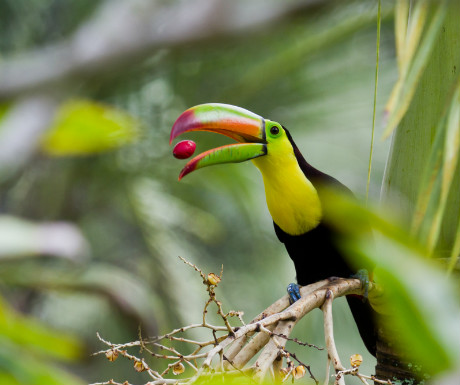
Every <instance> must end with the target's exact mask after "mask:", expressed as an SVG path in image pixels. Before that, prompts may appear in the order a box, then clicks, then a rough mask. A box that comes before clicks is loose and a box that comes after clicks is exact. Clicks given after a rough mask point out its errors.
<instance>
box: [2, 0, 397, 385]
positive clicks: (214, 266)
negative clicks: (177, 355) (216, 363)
mask: <svg viewBox="0 0 460 385" xmlns="http://www.w3.org/2000/svg"><path fill="white" fill-rule="evenodd" d="M392 11H393V4H392V2H383V4H382V30H381V43H380V73H379V89H378V99H377V128H376V138H377V140H376V142H375V147H374V158H373V168H372V175H371V188H370V200H371V201H374V202H376V201H378V199H379V194H380V185H381V181H382V177H383V171H384V166H385V161H386V157H387V153H388V148H389V141H382V140H379V138H380V136H381V129H380V127H381V124H380V122H381V119H382V110H383V104H384V102H385V101H386V100H387V99H388V96H389V93H390V91H391V88H392V86H393V84H394V82H395V81H396V79H397V68H396V62H395V52H394V32H393V13H392ZM376 22H377V1H347V2H343V1H333V0H311V1H285V2H278V1H274V0H272V1H270V0H264V1H261V0H254V1H251V2H245V1H232V2H231V3H228V2H227V4H225V2H223V1H204V0H200V1H197V2H186V1H176V0H175V1H143V0H132V1H117V0H110V1H100V0H79V1H76V2H68V1H63V0H1V1H0V103H1V104H0V163H1V164H0V183H1V190H0V207H1V216H0V232H1V234H0V296H1V297H0V325H2V323H3V325H2V326H0V340H1V342H0V383H2V384H45V383H46V384H64V383H66V384H69V383H70V384H83V383H88V382H89V383H91V382H98V381H107V380H109V379H110V378H114V379H116V380H117V381H120V382H122V381H124V380H129V381H130V382H134V383H144V382H146V381H148V379H147V377H146V376H145V375H143V374H137V373H135V372H134V371H133V370H132V367H131V363H130V362H122V360H119V361H117V362H116V363H110V362H109V361H107V360H106V359H105V357H103V356H97V357H91V356H90V354H91V353H93V352H95V351H97V350H100V349H102V348H103V346H102V344H101V343H100V342H99V341H98V340H97V338H96V332H99V333H101V335H102V336H103V337H104V338H106V339H108V340H110V341H112V342H116V343H121V342H128V341H132V340H136V339H137V338H138V328H139V327H141V328H142V334H143V335H144V336H147V335H150V336H152V335H158V334H160V333H165V332H167V331H169V330H171V329H173V328H177V327H180V326H183V325H186V324H190V323H195V322H200V320H201V314H202V308H203V305H204V302H205V300H206V298H207V294H206V292H205V290H204V287H203V286H202V283H201V279H200V277H199V276H198V275H197V274H196V273H195V272H194V271H193V270H192V269H190V268H189V267H187V266H185V265H184V264H183V263H182V262H181V261H180V260H179V259H178V256H179V255H180V256H182V257H184V258H186V259H187V260H189V261H190V262H192V263H195V264H197V265H198V266H199V267H201V268H202V269H203V270H204V271H205V272H210V271H213V272H215V273H218V272H219V271H220V268H221V265H222V264H223V266H224V276H223V282H222V283H221V285H220V286H219V288H218V290H217V294H218V296H219V298H220V299H221V300H222V301H223V303H224V308H225V309H226V310H230V309H234V310H242V311H244V312H245V316H244V319H245V321H246V322H248V321H250V319H251V318H252V317H253V316H255V315H257V314H258V313H259V312H260V311H261V310H263V309H264V308H265V307H267V306H268V305H270V304H271V303H272V302H274V301H275V300H277V299H278V298H279V297H281V296H282V295H284V294H285V288H286V286H287V284H288V283H290V282H293V281H294V280H295V273H294V268H293V265H292V263H291V261H290V259H289V257H288V255H287V253H286V252H285V250H284V247H283V246H282V245H281V244H280V243H279V242H278V240H277V238H276V236H275V234H274V231H273V225H272V222H271V218H270V215H269V213H268V210H267V208H266V204H265V199H264V191H263V183H262V178H261V177H260V174H259V172H258V171H257V170H256V168H255V167H253V166H252V164H250V162H248V163H245V164H238V165H226V166H222V167H211V168H209V169H204V170H201V171H200V172H197V173H196V174H195V173H194V174H192V175H190V176H188V177H187V178H185V179H184V180H183V181H181V182H178V180H177V177H178V174H179V172H180V170H181V168H182V167H183V165H184V163H185V162H184V161H179V160H177V159H174V158H173V157H172V147H170V146H169V132H170V129H171V126H172V124H173V122H174V121H175V119H176V118H177V117H178V116H179V114H180V113H181V112H182V111H184V110H185V109H187V108H189V107H191V106H194V105H196V104H200V103H207V102H220V103H229V104H234V105H238V106H241V107H244V108H246V109H249V110H251V111H253V112H255V113H257V114H259V115H262V116H264V117H265V118H269V119H273V120H276V121H278V122H281V123H282V124H283V125H284V126H286V127H287V128H288V129H289V130H290V131H291V133H292V135H293V137H294V140H295V141H296V143H297V145H298V147H299V148H300V149H301V151H302V153H303V154H304V156H305V158H306V159H307V160H308V161H309V162H310V163H311V164H312V165H314V166H315V167H317V168H319V169H320V170H322V171H324V172H326V173H328V174H330V175H333V176H334V177H336V178H337V179H339V180H340V181H341V182H342V183H344V184H345V185H347V186H348V187H349V188H351V189H352V190H353V192H354V193H355V194H356V195H357V196H358V197H359V198H361V199H363V198H364V196H365V191H366V179H367V167H368V157H369V148H370V140H371V127H372V112H373V93H374V75H375V53H376ZM188 138H190V139H193V140H195V141H196V143H197V152H202V151H203V150H206V149H209V148H211V147H215V146H217V145H220V144H222V143H223V142H225V138H222V137H220V136H215V135H210V134H203V133H197V134H193V135H192V134H190V135H189V137H188ZM344 305H345V304H344V302H343V301H340V300H339V301H337V304H336V305H335V307H334V317H336V333H337V336H336V339H337V344H338V348H339V351H340V353H341V355H342V360H343V361H345V362H347V361H348V357H349V356H350V355H351V354H354V353H361V354H362V355H363V356H364V363H363V370H362V371H363V372H364V373H368V374H370V373H373V371H374V369H373V368H374V366H375V360H374V359H373V358H372V357H371V356H370V355H369V354H368V353H367V351H366V350H365V348H364V346H363V345H362V344H361V343H360V340H359V337H358V334H357V330H356V327H355V326H354V324H353V321H352V319H351V314H349V310H348V308H347V307H346V306H344ZM210 317H211V318H212V317H213V314H210ZM2 318H3V319H2ZM192 335H193V334H192ZM294 336H295V337H297V338H299V339H301V340H304V341H308V342H310V343H315V344H318V345H320V346H324V335H323V331H322V315H321V313H320V312H319V311H318V312H317V313H316V312H315V313H313V314H312V317H308V319H306V320H303V321H302V323H301V324H299V326H298V327H297V328H296V330H295V333H294ZM288 346H289V345H288ZM291 348H292V350H293V351H299V354H300V355H301V356H302V357H303V361H304V362H306V363H308V364H310V365H311V367H312V371H313V373H314V374H315V375H316V376H317V378H319V379H322V378H323V377H324V371H325V369H324V365H325V360H326V352H324V351H322V352H318V351H316V350H313V349H308V348H299V347H296V346H294V345H292V346H291ZM125 361H126V360H125ZM150 364H151V365H152V367H153V368H157V369H160V368H162V367H163V366H164V364H163V363H159V362H154V361H152V362H150ZM301 381H303V382H308V379H307V378H305V379H303V380H301ZM350 383H353V380H350ZM355 383H358V382H355Z"/></svg>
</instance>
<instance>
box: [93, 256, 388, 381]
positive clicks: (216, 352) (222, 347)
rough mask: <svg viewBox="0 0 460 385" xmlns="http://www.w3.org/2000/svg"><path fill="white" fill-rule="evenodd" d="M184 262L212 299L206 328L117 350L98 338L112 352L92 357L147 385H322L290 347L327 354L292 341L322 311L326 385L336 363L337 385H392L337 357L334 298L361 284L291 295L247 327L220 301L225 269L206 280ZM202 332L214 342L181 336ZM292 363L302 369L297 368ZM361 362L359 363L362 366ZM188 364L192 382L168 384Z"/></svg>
mask: <svg viewBox="0 0 460 385" xmlns="http://www.w3.org/2000/svg"><path fill="white" fill-rule="evenodd" d="M179 258H180V259H181V260H182V261H183V262H184V263H185V264H187V265H189V266H190V267H192V268H193V269H194V270H195V271H196V272H197V273H199V274H200V276H201V278H202V280H203V284H204V285H205V286H206V291H207V293H208V296H209V298H208V300H207V301H206V304H205V306H204V309H203V318H202V322H201V323H198V324H191V325H187V326H184V327H182V328H179V329H174V330H172V331H171V332H169V333H167V334H164V335H161V336H156V337H150V338H142V337H141V335H140V333H139V341H134V342H128V343H124V344H114V343H112V342H110V341H107V340H105V339H103V338H102V337H101V336H100V335H99V334H97V337H98V338H99V340H100V341H101V342H102V343H103V344H105V345H106V346H107V349H105V350H101V351H98V352H96V353H94V354H93V355H105V356H106V358H107V359H108V360H109V361H115V360H116V359H117V357H118V356H121V357H124V358H127V359H129V360H131V361H133V362H134V369H135V370H136V371H138V372H146V373H147V374H148V375H149V376H150V378H151V381H150V382H148V385H156V384H158V385H159V384H187V385H189V384H192V383H194V382H196V381H197V380H198V379H201V380H203V379H206V380H208V379H209V380H211V379H214V378H215V376H220V377H219V378H221V377H222V376H223V375H225V376H244V377H245V378H247V379H250V380H251V381H252V382H254V383H258V382H260V381H263V380H264V379H266V378H267V377H268V376H270V377H271V379H272V380H273V381H274V382H275V383H283V382H285V381H287V380H288V379H290V378H292V380H294V379H297V378H301V377H303V376H304V375H305V374H306V373H307V372H308V374H309V376H310V378H311V379H312V380H313V381H315V383H316V384H319V382H318V380H317V379H316V377H315V376H314V374H313V372H312V370H311V367H310V366H309V365H308V364H306V363H304V362H302V361H301V360H300V359H299V358H298V357H297V355H296V354H294V353H291V352H289V351H288V349H287V348H286V346H285V345H286V343H287V342H288V341H290V342H293V343H295V344H298V345H300V346H303V347H308V348H315V349H316V350H323V348H321V347H318V346H316V345H313V344H310V343H308V342H302V341H299V340H298V339H296V338H290V337H289V335H290V333H291V332H292V330H293V328H294V326H295V325H296V324H297V322H298V321H299V320H300V319H302V318H303V317H304V316H305V315H306V314H308V313H309V312H310V311H312V310H313V309H315V308H321V310H322V311H323V314H324V330H325V339H326V348H327V353H328V370H327V373H326V379H325V384H328V383H329V364H330V363H331V362H332V364H333V366H334V369H335V376H334V377H335V380H334V384H337V385H341V384H345V376H346V375H351V376H356V377H358V378H359V379H360V380H361V382H363V383H365V384H368V382H367V381H366V379H369V380H373V381H375V382H377V383H382V384H391V382H389V381H382V380H378V379H376V378H375V377H374V376H367V375H364V374H361V373H359V370H358V369H359V368H358V366H359V365H360V362H361V361H359V360H358V361H356V360H355V361H352V362H351V364H352V367H351V368H350V369H346V368H345V367H344V366H343V365H342V363H341V362H340V359H339V356H338V352H337V348H336V345H335V341H334V335H333V323H332V302H333V300H334V298H337V297H340V296H343V295H348V294H363V288H362V287H361V282H360V281H359V280H358V279H341V278H333V279H332V278H331V279H329V280H323V281H320V282H317V283H314V284H312V285H309V286H305V287H302V288H301V289H300V292H301V296H302V297H301V299H300V300H298V301H297V302H295V303H294V304H292V305H290V304H289V299H288V296H287V295H286V296H284V297H283V298H280V299H279V300H278V301H276V302H275V303H274V304H272V305H271V306H270V307H268V308H267V309H265V310H264V311H263V312H262V313H260V314H259V315H258V316H257V317H255V318H254V319H253V320H252V321H251V322H250V323H248V324H245V323H244V321H243V319H242V317H243V313H242V312H238V311H229V312H227V313H225V311H224V310H223V304H222V302H221V301H219V300H218V299H217V296H216V292H215V290H216V288H217V286H218V285H219V283H220V281H221V279H222V275H223V268H222V269H221V272H220V274H219V275H217V274H214V273H209V274H205V273H203V271H202V270H201V269H199V268H198V267H197V266H196V265H194V264H192V263H190V262H188V261H187V260H185V259H184V258H182V257H179ZM373 286H374V285H373V284H371V287H370V290H372V289H373ZM212 304H214V306H215V307H216V308H217V311H216V312H217V314H218V315H219V316H220V318H221V320H222V322H223V324H224V326H220V325H212V324H210V323H208V321H207V319H206V315H207V314H208V311H209V309H210V307H211V306H212ZM232 317H237V318H238V319H239V320H240V322H241V326H237V327H235V326H232V325H231V324H230V319H231V318H232ZM197 328H201V329H208V330H209V331H210V333H211V336H212V337H211V338H210V339H209V340H205V341H198V340H193V339H190V338H185V337H182V336H181V334H183V333H185V332H187V331H189V330H192V329H197ZM222 333H224V334H222ZM167 341H170V342H171V343H172V342H181V343H184V344H185V345H186V346H192V347H193V349H192V351H191V352H189V353H182V352H180V351H179V350H178V348H176V347H172V346H167V345H165V342H167ZM133 348H138V349H139V357H137V356H136V355H134V354H132V353H128V349H133ZM261 350H262V351H261ZM260 351H261V353H260V354H259V356H258V358H257V360H256V362H255V363H254V364H253V365H252V366H249V367H246V365H247V363H248V362H249V361H250V360H251V358H253V357H254V356H255V355H257V354H258V353H259V352H260ZM142 353H144V354H148V355H149V356H150V357H152V358H154V359H158V360H161V362H163V363H165V362H166V364H165V367H164V368H163V369H161V370H160V371H157V370H154V369H153V368H152V367H150V366H149V365H148V364H147V363H146V361H145V358H142V356H141V354H142ZM358 356H359V355H358ZM359 357H360V356H359ZM293 360H294V361H296V362H297V363H298V365H297V366H296V365H295V364H294V361H293ZM361 360H362V357H361ZM168 361H169V363H167V362H168ZM283 362H285V365H286V366H285V367H283ZM356 362H359V363H358V364H357V363H356ZM184 364H185V365H187V366H188V367H189V368H190V369H189V370H191V371H192V376H191V377H185V378H178V379H173V378H165V376H167V375H168V374H170V372H171V371H172V373H173V375H180V374H182V373H184V372H185V366H184ZM155 367H156V366H155ZM216 378H217V377H216ZM92 385H131V384H129V383H128V382H123V383H122V384H121V383H118V382H115V381H114V380H109V381H106V382H100V383H96V384H92Z"/></svg>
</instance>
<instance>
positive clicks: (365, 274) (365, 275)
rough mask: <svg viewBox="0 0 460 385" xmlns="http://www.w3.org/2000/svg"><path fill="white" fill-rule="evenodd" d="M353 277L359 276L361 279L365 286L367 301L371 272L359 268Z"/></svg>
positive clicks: (364, 299) (364, 296) (364, 298)
mask: <svg viewBox="0 0 460 385" xmlns="http://www.w3.org/2000/svg"><path fill="white" fill-rule="evenodd" d="M351 278H357V279H359V280H360V281H361V285H362V286H363V287H364V295H363V301H366V300H367V298H368V296H369V282H370V280H369V272H368V271H367V270H366V269H359V270H358V271H357V272H356V274H353V275H352V276H351Z"/></svg>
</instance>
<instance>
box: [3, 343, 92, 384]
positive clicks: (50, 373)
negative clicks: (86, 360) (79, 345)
mask: <svg viewBox="0 0 460 385" xmlns="http://www.w3.org/2000/svg"><path fill="white" fill-rule="evenodd" d="M64 343H65V341H64ZM32 353H33V352H30V351H29V350H28V349H24V348H22V347H19V346H17V345H14V344H12V343H11V342H10V341H8V340H5V339H4V338H2V337H1V336H0V384H8V385H25V384H27V385H42V384H47V385H83V384H84V383H85V382H84V381H82V380H80V379H78V378H77V377H75V376H73V375H71V374H70V373H68V372H65V371H64V370H62V369H61V368H59V367H57V366H56V365H54V364H52V363H49V362H47V361H46V360H43V359H42V358H39V357H37V356H36V355H34V354H32Z"/></svg>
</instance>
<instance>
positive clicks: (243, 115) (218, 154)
mask: <svg viewBox="0 0 460 385" xmlns="http://www.w3.org/2000/svg"><path fill="white" fill-rule="evenodd" d="M189 131H211V132H216V133H218V134H222V135H226V136H228V137H230V138H232V139H235V140H236V141H238V142H240V143H239V144H229V145H226V146H222V147H218V148H215V149H212V150H209V151H206V152H203V153H202V154H200V155H198V156H196V157H195V158H193V159H192V160H190V161H189V162H188V163H187V164H186V165H185V167H184V168H183V169H182V171H181V173H180V175H179V180H180V179H182V178H183V177H184V176H185V175H187V174H189V173H191V172H192V171H195V170H197V169H199V168H202V167H206V166H211V165H213V164H221V163H238V162H244V161H246V160H249V159H254V158H257V157H259V156H263V155H266V154H267V145H266V141H265V121H264V119H263V118H262V117H260V116H259V115H256V114H254V113H252V112H251V111H248V110H245V109H244V108H240V107H235V106H231V105H228V104H218V103H210V104H201V105H199V106H195V107H192V108H189V109H188V110H187V111H185V112H184V113H182V115H181V116H179V118H178V119H177V120H176V122H175V123H174V125H173V127H172V130H171V137H170V141H169V143H171V142H172V141H173V140H174V139H175V138H176V137H178V136H179V135H181V134H183V133H184V132H189Z"/></svg>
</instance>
